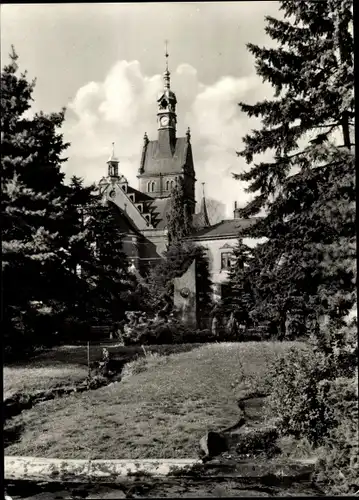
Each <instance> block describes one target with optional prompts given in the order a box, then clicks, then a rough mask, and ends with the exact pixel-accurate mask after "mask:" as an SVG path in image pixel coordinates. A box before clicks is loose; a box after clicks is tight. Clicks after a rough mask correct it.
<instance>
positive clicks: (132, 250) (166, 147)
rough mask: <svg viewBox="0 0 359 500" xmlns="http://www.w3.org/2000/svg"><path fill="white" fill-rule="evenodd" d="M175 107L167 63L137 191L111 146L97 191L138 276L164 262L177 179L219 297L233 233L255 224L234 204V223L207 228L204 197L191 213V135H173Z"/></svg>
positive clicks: (145, 141) (194, 238) (145, 142)
mask: <svg viewBox="0 0 359 500" xmlns="http://www.w3.org/2000/svg"><path fill="white" fill-rule="evenodd" d="M167 57H168V54H166V58H167ZM176 104H177V99H176V95H175V93H174V92H173V91H172V89H171V85H170V72H169V70H168V65H167V64H166V71H165V72H164V75H163V89H162V90H161V91H160V92H159V94H158V97H157V128H158V135H157V138H156V139H154V140H150V139H149V138H148V137H147V134H146V133H145V134H144V137H143V145H142V152H141V158H140V164H139V168H138V175H137V178H138V189H135V188H134V187H132V186H130V185H129V184H128V181H127V179H126V178H125V177H124V176H123V175H121V173H120V170H119V159H118V158H117V157H116V155H115V151H114V148H113V151H112V154H111V156H110V158H109V159H108V161H107V167H108V168H107V177H103V178H102V179H101V180H100V182H99V189H100V192H101V193H102V194H103V196H104V198H105V199H106V200H107V201H109V202H112V203H113V204H114V205H115V206H116V207H117V209H118V224H119V227H120V229H121V230H122V232H123V233H124V235H125V237H124V240H123V248H124V251H125V253H126V255H127V256H128V258H129V260H130V262H131V266H132V267H133V268H134V269H136V270H137V271H138V272H139V273H141V274H143V273H145V272H146V269H148V267H150V266H152V265H154V264H155V263H156V262H158V260H159V259H161V258H163V254H164V252H165V250H166V247H167V243H168V239H167V228H166V224H167V218H166V214H167V213H168V211H169V208H170V202H171V190H172V189H173V188H174V187H175V185H176V183H177V181H178V179H179V178H182V179H183V183H184V193H185V202H186V203H187V207H188V210H189V212H190V214H191V215H192V217H193V234H191V235H190V236H189V237H188V240H190V241H192V242H193V243H195V244H200V245H202V246H203V247H205V248H206V250H207V256H208V259H209V263H210V272H211V277H212V282H213V283H214V293H215V296H217V297H220V296H221V294H222V286H223V284H224V283H225V281H226V279H227V276H228V269H229V266H230V262H231V254H232V251H233V247H235V245H236V242H237V239H238V232H239V230H240V229H241V228H243V227H246V226H248V224H251V223H252V222H253V221H254V220H253V219H240V218H238V216H237V215H238V213H237V212H238V210H237V208H236V206H235V210H234V216H233V219H229V220H223V221H221V222H219V223H217V224H215V225H211V223H210V220H209V217H208V212H207V207H206V199H205V196H204V193H203V198H202V200H201V203H200V206H199V210H196V199H195V183H196V180H197V179H196V173H195V167H194V159H193V153H192V145H191V133H190V129H189V128H188V130H187V132H186V134H185V137H177V135H176V128H177V114H176Z"/></svg>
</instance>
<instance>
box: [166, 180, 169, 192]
mask: <svg viewBox="0 0 359 500" xmlns="http://www.w3.org/2000/svg"><path fill="white" fill-rule="evenodd" d="M169 188H170V181H166V191H168V190H169Z"/></svg>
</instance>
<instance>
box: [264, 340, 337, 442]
mask: <svg viewBox="0 0 359 500" xmlns="http://www.w3.org/2000/svg"><path fill="white" fill-rule="evenodd" d="M328 376H329V366H328V363H327V360H326V358H325V356H324V355H322V354H321V353H319V352H318V353H315V352H314V350H312V349H307V350H304V351H303V350H299V349H297V348H294V347H293V348H291V349H290V350H289V352H288V353H287V354H286V356H285V357H281V358H280V359H279V360H278V362H277V363H275V365H274V367H273V376H272V377H270V379H271V380H272V388H271V389H272V390H271V395H270V397H269V410H270V412H271V413H272V415H273V416H274V417H276V418H277V419H278V428H279V430H280V431H281V433H283V434H289V435H293V436H294V437H297V438H300V437H306V438H307V439H308V440H309V441H310V442H311V443H313V444H314V445H319V444H321V442H322V441H323V439H324V437H325V436H327V435H328V431H329V429H331V428H332V427H333V425H334V417H333V414H332V412H331V410H330V408H329V407H328V405H327V404H326V401H325V398H323V394H324V391H323V389H324V387H320V386H319V382H320V381H323V380H325V379H327V377H328Z"/></svg>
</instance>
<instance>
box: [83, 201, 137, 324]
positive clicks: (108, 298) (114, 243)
mask: <svg viewBox="0 0 359 500" xmlns="http://www.w3.org/2000/svg"><path fill="white" fill-rule="evenodd" d="M85 229H86V231H87V233H88V240H89V242H90V245H91V247H92V252H93V259H92V260H89V261H88V262H87V263H86V264H85V265H84V266H83V272H84V274H85V275H86V276H87V277H88V279H89V282H90V290H89V292H88V295H87V297H86V300H85V304H86V314H87V315H89V316H90V317H91V318H92V321H93V322H94V323H99V324H103V323H118V322H120V321H122V320H123V319H124V316H125V311H126V310H127V309H128V305H129V304H130V303H131V301H132V295H133V293H134V291H135V287H136V278H135V276H133V275H132V274H131V273H130V272H129V262H128V259H127V257H126V255H125V253H124V251H123V234H122V233H121V231H120V230H119V227H118V218H117V212H116V207H115V206H114V205H113V204H112V203H111V202H105V201H103V200H102V198H101V196H99V195H98V196H97V198H96V199H95V200H94V201H93V203H92V205H90V206H88V208H87V210H86V215H85Z"/></svg>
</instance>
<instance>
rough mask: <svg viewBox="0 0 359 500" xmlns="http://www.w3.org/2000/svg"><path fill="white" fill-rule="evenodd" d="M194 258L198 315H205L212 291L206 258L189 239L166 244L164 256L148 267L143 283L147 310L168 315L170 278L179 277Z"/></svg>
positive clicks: (170, 292) (171, 292)
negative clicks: (154, 264) (148, 270)
mask: <svg viewBox="0 0 359 500" xmlns="http://www.w3.org/2000/svg"><path fill="white" fill-rule="evenodd" d="M194 259H195V260H196V281H197V311H198V317H199V319H201V318H203V319H204V318H206V317H207V316H208V315H209V312H210V308H211V301H212V293H211V281H210V273H209V265H208V259H207V257H206V255H205V250H204V249H203V248H202V247H200V246H196V245H194V244H193V243H191V242H189V241H184V242H180V243H177V244H173V245H170V246H169V248H168V249H167V251H166V252H165V254H164V259H163V260H162V261H161V262H160V263H159V264H158V265H156V266H154V267H153V268H152V269H151V270H150V272H149V274H148V276H147V279H146V283H145V284H144V288H145V290H146V298H147V299H148V310H149V311H152V312H153V313H156V312H162V313H164V314H169V312H170V311H171V310H172V308H173V280H174V278H177V277H180V276H182V275H183V273H184V272H185V271H187V269H188V267H189V266H190V264H191V263H192V262H193V260H194Z"/></svg>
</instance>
